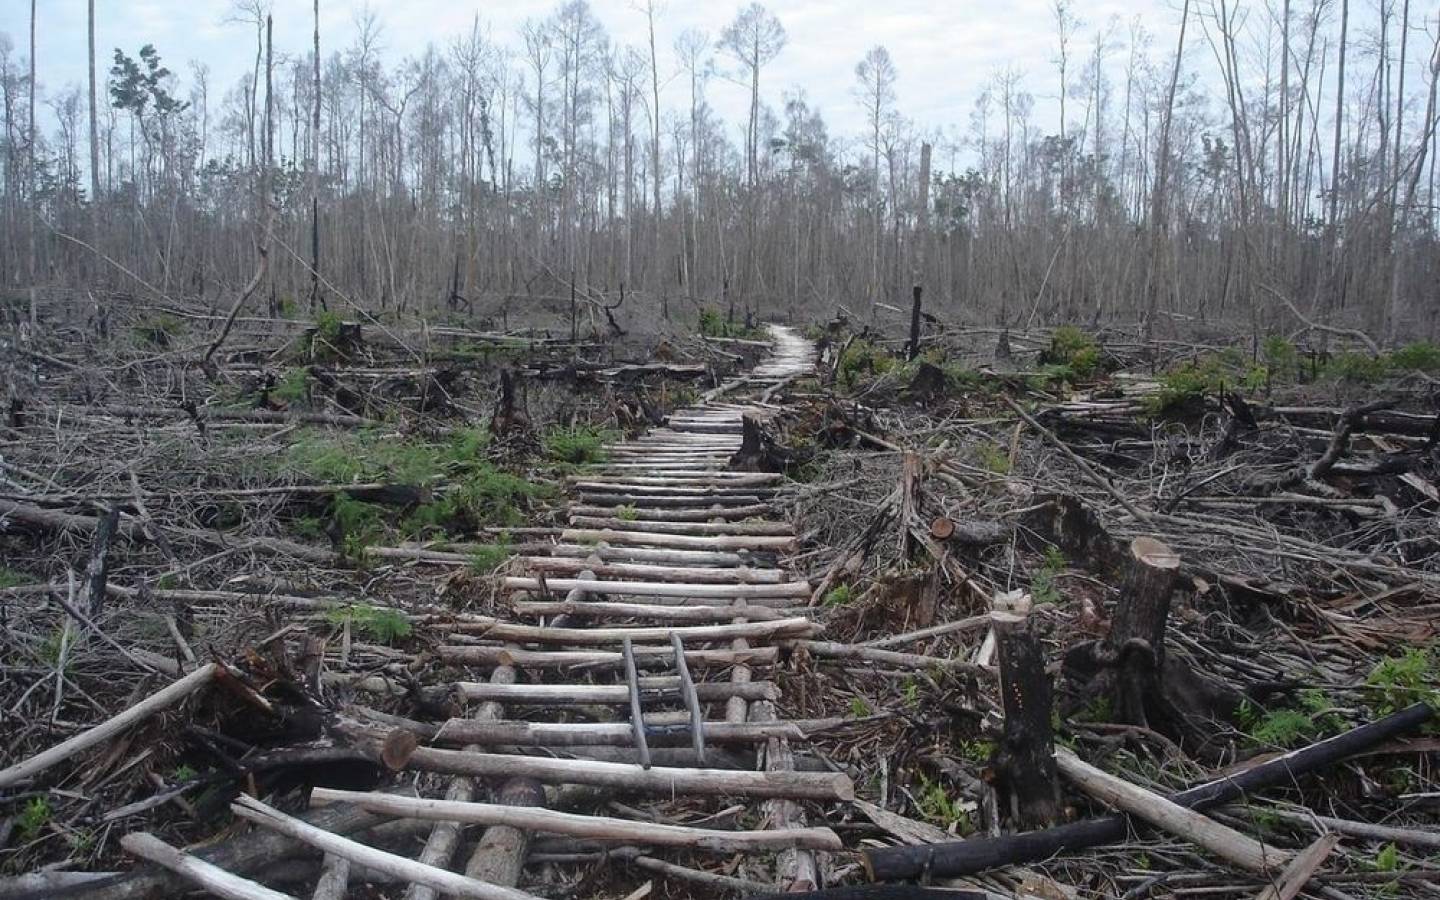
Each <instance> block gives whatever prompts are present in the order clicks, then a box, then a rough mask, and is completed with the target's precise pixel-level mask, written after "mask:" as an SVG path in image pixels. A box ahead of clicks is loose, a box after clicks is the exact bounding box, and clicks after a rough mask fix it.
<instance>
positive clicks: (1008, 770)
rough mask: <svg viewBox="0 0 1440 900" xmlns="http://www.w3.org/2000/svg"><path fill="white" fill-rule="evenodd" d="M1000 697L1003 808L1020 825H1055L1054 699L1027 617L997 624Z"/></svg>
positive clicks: (998, 769)
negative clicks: (1003, 716) (1003, 709)
mask: <svg viewBox="0 0 1440 900" xmlns="http://www.w3.org/2000/svg"><path fill="white" fill-rule="evenodd" d="M995 633H996V635H997V636H998V637H999V651H1000V654H999V655H1000V697H1001V700H1002V702H1003V704H1004V707H1005V733H1004V736H1003V737H1002V738H1001V739H1000V743H999V745H998V746H997V748H996V751H995V756H994V759H993V761H992V766H993V768H994V770H995V775H996V788H997V790H998V791H999V792H1000V795H1001V798H1002V806H1003V805H1004V804H1006V802H1007V801H1008V808H1009V818H1010V821H1011V822H1012V823H1017V824H1019V825H1020V826H1021V827H1024V828H1037V827H1044V826H1047V825H1051V824H1054V822H1055V821H1056V820H1057V819H1058V818H1059V817H1060V789H1059V784H1058V781H1057V779H1056V775H1055V737H1054V733H1053V729H1052V726H1051V712H1052V710H1053V698H1052V690H1051V685H1050V676H1049V674H1047V673H1046V671H1045V651H1044V648H1043V647H1042V645H1041V643H1040V638H1039V636H1038V635H1037V634H1035V631H1034V628H1033V626H1032V623H1031V620H1030V618H1029V617H1028V616H1027V617H1026V618H1024V619H1022V620H1021V621H1019V622H1009V621H1004V622H997V623H996V625H995Z"/></svg>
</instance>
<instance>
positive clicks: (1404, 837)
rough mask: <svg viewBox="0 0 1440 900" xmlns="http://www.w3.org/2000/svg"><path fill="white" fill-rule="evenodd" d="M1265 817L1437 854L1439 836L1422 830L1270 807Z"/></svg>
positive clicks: (1439, 844)
mask: <svg viewBox="0 0 1440 900" xmlns="http://www.w3.org/2000/svg"><path fill="white" fill-rule="evenodd" d="M1265 813H1266V815H1273V816H1275V817H1276V818H1280V819H1284V820H1285V821H1287V822H1294V823H1295V824H1297V825H1302V826H1303V825H1323V826H1324V827H1326V828H1328V829H1330V830H1331V831H1334V832H1335V833H1337V834H1341V835H1350V836H1351V837H1358V838H1363V839H1365V840H1367V841H1375V842H1377V843H1385V844H1397V845H1399V846H1401V847H1416V848H1418V849H1422V850H1430V851H1436V850H1440V832H1437V831H1434V830H1428V829H1423V828H1401V827H1398V826H1395V825H1378V824H1376V823H1374V822H1356V821H1354V820H1352V819H1340V818H1336V817H1335V816H1322V815H1318V814H1316V813H1312V812H1309V811H1308V810H1307V811H1305V812H1294V811H1291V810H1288V809H1275V808H1274V807H1271V808H1269V809H1267V810H1266V811H1265Z"/></svg>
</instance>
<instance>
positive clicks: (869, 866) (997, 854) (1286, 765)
mask: <svg viewBox="0 0 1440 900" xmlns="http://www.w3.org/2000/svg"><path fill="white" fill-rule="evenodd" d="M1434 715H1435V710H1434V709H1433V708H1431V707H1430V706H1429V705H1428V704H1425V703H1416V704H1414V705H1412V706H1409V707H1406V708H1405V709H1403V710H1400V711H1399V712H1395V713H1392V714H1390V715H1388V716H1385V717H1384V718H1382V719H1378V720H1376V721H1374V722H1368V723H1366V724H1364V725H1361V726H1358V727H1356V728H1352V729H1351V730H1349V731H1346V732H1344V733H1343V734H1338V735H1336V736H1335V737H1332V738H1328V739H1326V740H1323V741H1319V742H1317V743H1314V744H1311V745H1309V746H1306V747H1301V748H1299V749H1297V750H1292V751H1290V752H1289V753H1286V754H1284V755H1282V756H1279V757H1275V758H1273V759H1269V760H1266V761H1265V762H1261V763H1258V764H1256V765H1254V766H1252V767H1251V768H1249V769H1245V770H1243V771H1240V772H1234V773H1230V774H1227V775H1226V776H1225V777H1223V778H1218V779H1216V780H1214V781H1208V782H1206V783H1204V784H1201V785H1197V786H1196V787H1193V788H1189V789H1187V790H1184V791H1181V792H1180V793H1178V794H1173V795H1171V796H1170V797H1169V798H1168V799H1169V800H1171V801H1172V802H1174V803H1176V804H1179V805H1181V806H1185V807H1188V808H1192V809H1201V810H1203V809H1208V808H1210V807H1212V806H1215V805H1217V804H1221V803H1228V802H1229V801H1231V800H1235V799H1237V798H1238V797H1241V796H1243V795H1245V794H1248V793H1254V792H1256V791H1260V790H1263V789H1265V788H1268V787H1273V786H1275V785H1278V784H1287V785H1288V784H1292V783H1293V782H1295V781H1296V780H1297V779H1298V778H1300V777H1301V776H1303V775H1306V774H1308V773H1310V772H1314V771H1317V770H1319V769H1323V768H1325V767H1326V766H1329V765H1332V764H1334V763H1336V762H1339V761H1340V760H1342V759H1345V758H1346V757H1348V756H1352V755H1354V754H1356V753H1361V752H1363V751H1365V750H1368V749H1370V748H1371V747H1374V746H1376V745H1379V744H1382V743H1384V742H1385V741H1387V740H1390V739H1391V738H1393V737H1397V736H1399V735H1401V734H1405V733H1406V732H1408V731H1411V730H1413V729H1415V728H1418V727H1420V726H1421V725H1423V724H1425V723H1426V722H1428V721H1430V720H1431V719H1432V718H1433V717H1434ZM1130 827H1131V823H1130V820H1129V818H1128V817H1126V816H1123V815H1117V816H1103V817H1100V818H1096V819H1087V820H1083V821H1080V822H1072V823H1069V824H1066V825H1060V826H1057V827H1055V828H1048V829H1045V830H1043V831H1028V832H1021V833H1017V834H1007V835H1003V836H1001V837H996V838H971V839H970V840H966V841H956V842H953V843H948V844H933V845H930V846H928V847H887V848H879V849H869V850H866V851H865V853H864V862H865V867H866V870H867V871H868V872H869V873H870V876H871V877H872V878H873V879H875V880H877V881H894V880H900V879H905V878H914V877H917V876H918V875H920V874H921V873H922V872H926V873H930V874H932V875H933V876H935V877H950V876H960V875H969V874H972V873H975V872H981V871H984V870H986V869H990V868H994V867H996V866H1007V865H1021V864H1024V863H1027V862H1034V861H1036V860H1043V859H1049V858H1050V857H1052V856H1055V855H1056V854H1059V853H1064V852H1067V851H1073V850H1083V849H1086V848H1089V847H1095V846H1100V845H1103V844H1111V843H1115V842H1117V841H1122V840H1124V839H1125V837H1126V835H1127V834H1128V833H1129V829H1130Z"/></svg>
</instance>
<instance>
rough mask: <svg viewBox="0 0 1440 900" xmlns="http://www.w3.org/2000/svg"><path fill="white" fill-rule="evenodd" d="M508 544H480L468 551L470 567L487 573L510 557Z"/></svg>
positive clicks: (483, 573)
mask: <svg viewBox="0 0 1440 900" xmlns="http://www.w3.org/2000/svg"><path fill="white" fill-rule="evenodd" d="M511 552H512V551H511V549H510V545H509V544H481V545H480V546H478V547H475V548H474V549H472V550H471V551H470V568H471V569H472V570H474V571H476V572H479V573H480V574H482V575H489V574H490V573H491V572H493V571H495V570H496V569H498V568H500V566H501V564H503V563H504V562H505V560H507V559H509V558H510V553H511Z"/></svg>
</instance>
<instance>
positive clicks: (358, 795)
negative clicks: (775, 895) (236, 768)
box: [311, 788, 842, 853]
mask: <svg viewBox="0 0 1440 900" xmlns="http://www.w3.org/2000/svg"><path fill="white" fill-rule="evenodd" d="M311 797H312V799H314V800H316V801H319V802H327V801H342V802H349V803H354V804H355V805H357V806H359V807H361V808H363V809H368V810H370V811H371V812H377V813H384V814H387V815H392V816H402V817H407V818H416V819H431V820H435V821H445V822H463V823H467V824H472V825H510V826H512V827H515V828H523V829H526V830H528V831H543V832H548V833H550V834H561V835H567V836H570V837H578V838H589V839H593V840H601V841H616V842H622V841H623V842H626V843H632V844H643V845H650V846H657V847H687V848H691V849H697V850H709V851H713V852H717V853H737V852H742V851H746V850H773V849H778V848H783V847H806V848H809V849H813V850H839V849H841V847H842V845H841V843H840V838H839V837H838V836H837V835H836V834H835V832H833V831H831V830H830V829H829V828H789V829H765V830H759V831H722V830H719V829H714V828H691V827H687V826H682V825H662V824H658V823H653V822H637V821H633V820H630V819H615V818H610V817H606V816H589V815H576V814H574V813H565V812H557V811H555V810H550V809H538V808H534V807H515V806H502V805H498V804H491V803H455V802H449V801H445V800H427V799H424V798H418V797H400V796H397V795H394V794H378V793H362V792H358V791H341V790H331V789H329V788H316V789H315V790H314V791H313V792H312V793H311Z"/></svg>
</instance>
